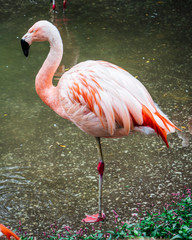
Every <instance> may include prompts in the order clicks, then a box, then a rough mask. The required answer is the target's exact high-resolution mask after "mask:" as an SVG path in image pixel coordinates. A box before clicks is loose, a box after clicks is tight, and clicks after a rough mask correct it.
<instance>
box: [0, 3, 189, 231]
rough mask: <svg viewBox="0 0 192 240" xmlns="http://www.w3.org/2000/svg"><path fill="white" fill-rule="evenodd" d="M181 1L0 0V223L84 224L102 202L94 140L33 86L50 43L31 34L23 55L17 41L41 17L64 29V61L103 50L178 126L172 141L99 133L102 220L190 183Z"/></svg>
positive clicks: (164, 198)
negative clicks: (54, 5) (33, 39)
mask: <svg viewBox="0 0 192 240" xmlns="http://www.w3.org/2000/svg"><path fill="white" fill-rule="evenodd" d="M180 2H181V1H173V2H172V1H152V0H151V1H150V0H148V1H147V0H146V1H134V0H130V1H123V0H119V1H107V0H105V1H104V0H103V1H102V0H100V1H96V0H92V1H88V0H87V1H85V0H78V1H77V0H73V1H72V0H71V1H69V2H68V6H67V10H66V12H65V14H64V15H63V13H62V1H57V9H58V12H56V13H55V14H53V12H52V11H51V5H50V2H49V1H45V0H44V1H40V0H38V1H27V0H25V1H16V2H14V3H13V1H6V2H5V3H2V4H1V9H0V20H1V24H0V53H1V56H0V71H1V77H0V82H1V83H0V96H1V97H0V100H1V101H0V111H1V112H0V116H1V125H0V132H1V138H0V147H1V159H0V223H3V224H5V225H11V226H13V227H18V225H19V220H20V221H21V222H22V225H23V226H24V227H25V228H26V229H27V231H28V232H29V231H32V232H34V233H35V234H41V233H42V231H44V230H45V229H46V228H49V225H50V224H51V223H53V222H55V221H56V222H57V223H58V224H59V225H60V226H61V225H70V226H74V227H77V228H78V227H80V226H82V224H81V222H80V220H81V219H82V218H83V217H84V214H85V213H89V214H93V213H96V212H97V194H98V190H97V184H98V183H97V177H98V176H97V170H96V166H97V151H96V146H95V140H94V139H93V138H92V137H91V136H88V135H86V134H85V133H83V132H81V131H80V130H79V129H78V128H77V127H76V126H74V125H73V124H72V123H70V122H69V121H67V120H63V119H62V118H60V117H59V116H57V115H56V114H55V113H54V112H53V111H52V110H50V109H49V108H48V107H47V106H46V105H45V104H44V103H43V102H42V101H41V100H40V99H39V97H38V96H37V94H36V92H35V87H34V79H35V76H36V74H37V72H38V70H39V68H40V66H41V65H42V63H43V61H44V59H45V57H46V55H47V53H48V51H49V45H48V44H47V43H34V44H33V45H32V46H31V48H30V54H29V57H28V58H27V59H26V58H25V57H24V55H23V53H22V50H21V47H20V39H21V37H22V36H23V35H24V34H25V33H26V32H27V30H28V28H30V27H31V26H32V25H33V23H35V22H36V21H38V20H41V19H46V20H49V21H51V22H53V23H54V24H55V25H56V26H57V27H58V29H59V31H60V33H61V36H62V39H63V43H64V57H63V60H62V63H61V66H62V67H64V68H70V67H72V66H73V65H75V64H76V63H78V62H81V61H84V60H87V59H102V60H107V61H109V62H113V63H115V64H117V65H119V66H121V67H123V68H125V69H126V70H128V71H129V72H130V73H131V74H132V75H134V76H137V77H138V79H140V80H141V81H142V83H143V84H144V85H145V86H146V87H147V89H148V90H149V92H150V93H151V95H152V97H153V99H154V100H155V102H157V103H158V105H159V106H160V107H161V109H162V110H163V111H164V112H165V113H166V114H167V115H168V116H169V118H170V119H171V120H172V121H173V122H174V123H175V124H176V125H177V126H178V127H179V128H181V129H182V133H175V134H172V135H170V136H168V141H169V144H170V148H169V149H167V148H166V146H165V144H164V143H163V142H162V141H161V140H160V139H159V138H158V137H156V136H143V135H139V134H136V135H130V136H129V137H128V138H124V139H118V140H107V139H103V140H102V146H103V153H104V158H105V164H106V165H105V166H106V167H105V169H106V170H105V175H104V185H103V187H104V191H103V194H104V199H103V200H104V204H103V205H104V212H105V213H106V215H107V221H106V222H105V223H104V227H109V226H112V224H113V219H114V217H113V213H112V209H114V210H116V211H117V212H118V213H119V214H120V216H121V217H122V218H127V219H130V218H131V216H132V215H131V214H132V213H134V212H135V208H137V206H138V203H139V204H141V205H142V207H143V209H148V210H150V209H151V207H152V205H155V206H156V207H157V208H160V207H162V206H163V205H164V203H166V202H168V201H169V200H170V194H171V193H172V192H182V191H183V188H184V186H185V185H186V186H187V187H192V186H191V182H192V176H191V174H192V147H191V143H192V137H191V134H190V131H189V129H190V127H191V126H190V119H191V118H192V87H191V75H192V64H191V62H192V48H191V35H192V27H191V20H192V19H191V18H192V17H191V12H190V9H191V1H182V4H180ZM60 72H61V70H60ZM60 72H58V73H57V74H58V75H59V74H60ZM56 83H57V79H56V78H55V80H54V84H56ZM60 144H62V145H63V146H62V147H61V146H59V145H60Z"/></svg>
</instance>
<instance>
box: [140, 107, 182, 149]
mask: <svg viewBox="0 0 192 240" xmlns="http://www.w3.org/2000/svg"><path fill="white" fill-rule="evenodd" d="M142 116H143V124H142V126H146V127H150V128H152V129H154V131H155V132H156V133H157V135H160V136H161V138H162V139H163V141H164V142H165V144H166V145H167V147H169V144H168V141H167V133H169V132H173V130H171V129H170V128H172V129H173V128H174V129H175V128H176V129H178V128H177V127H175V125H174V124H173V123H171V122H170V121H169V120H168V119H167V118H166V117H165V116H162V115H161V114H160V113H159V112H158V111H156V112H155V113H152V112H151V111H150V110H149V109H148V108H147V107H146V106H144V105H142ZM154 116H157V117H158V118H159V119H160V120H161V122H162V124H158V122H157V121H156V119H155V117H154ZM160 125H161V126H160Z"/></svg>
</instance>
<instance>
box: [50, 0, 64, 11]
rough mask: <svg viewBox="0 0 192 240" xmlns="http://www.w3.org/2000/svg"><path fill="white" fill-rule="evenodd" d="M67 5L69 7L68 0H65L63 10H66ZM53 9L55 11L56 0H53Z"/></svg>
mask: <svg viewBox="0 0 192 240" xmlns="http://www.w3.org/2000/svg"><path fill="white" fill-rule="evenodd" d="M66 7H67V0H63V11H65V9H66ZM52 9H53V11H55V9H56V3H55V0H53V4H52Z"/></svg>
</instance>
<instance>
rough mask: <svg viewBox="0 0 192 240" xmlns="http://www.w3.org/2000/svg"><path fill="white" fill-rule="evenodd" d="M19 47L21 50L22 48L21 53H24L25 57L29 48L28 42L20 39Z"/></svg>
mask: <svg viewBox="0 0 192 240" xmlns="http://www.w3.org/2000/svg"><path fill="white" fill-rule="evenodd" d="M21 47H22V50H23V53H24V55H25V57H28V55H29V48H30V45H29V43H28V42H26V41H25V40H24V39H21Z"/></svg>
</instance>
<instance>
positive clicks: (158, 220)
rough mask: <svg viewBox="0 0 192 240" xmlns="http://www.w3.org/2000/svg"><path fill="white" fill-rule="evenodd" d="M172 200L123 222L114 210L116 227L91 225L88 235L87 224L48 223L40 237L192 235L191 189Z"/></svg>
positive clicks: (101, 238)
mask: <svg viewBox="0 0 192 240" xmlns="http://www.w3.org/2000/svg"><path fill="white" fill-rule="evenodd" d="M172 195H173V198H174V200H173V201H172V202H171V204H170V205H168V204H166V206H165V207H164V208H163V211H162V212H159V210H156V209H155V210H153V212H147V213H146V214H145V215H144V217H141V216H140V217H139V218H138V220H137V221H136V222H132V223H130V222H128V221H126V222H122V221H121V219H120V218H119V215H118V214H117V213H116V212H115V211H114V214H115V227H114V229H113V230H109V231H102V230H95V229H94V227H93V228H92V233H91V234H90V235H89V234H88V231H87V228H86V227H85V228H84V229H82V228H81V229H79V230H78V231H75V232H74V231H72V230H71V228H70V227H69V226H65V227H63V229H62V230H58V228H57V226H56V225H51V232H50V233H49V234H48V233H43V236H42V238H41V239H51V240H54V239H56V240H64V239H67V240H74V239H84V240H88V239H95V240H104V239H108V240H110V239H125V238H130V239H131V238H132V239H133V238H134V239H135V238H138V239H139V238H140V239H145V238H146V239H147V238H149V237H152V239H162V238H164V239H186V240H187V239H192V193H191V189H187V188H185V191H184V193H183V194H179V193H173V194H172ZM21 234H22V235H23V236H22V237H21V239H22V240H35V239H36V238H35V237H27V234H26V233H25V234H24V233H23V232H22V229H20V232H18V235H21Z"/></svg>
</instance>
